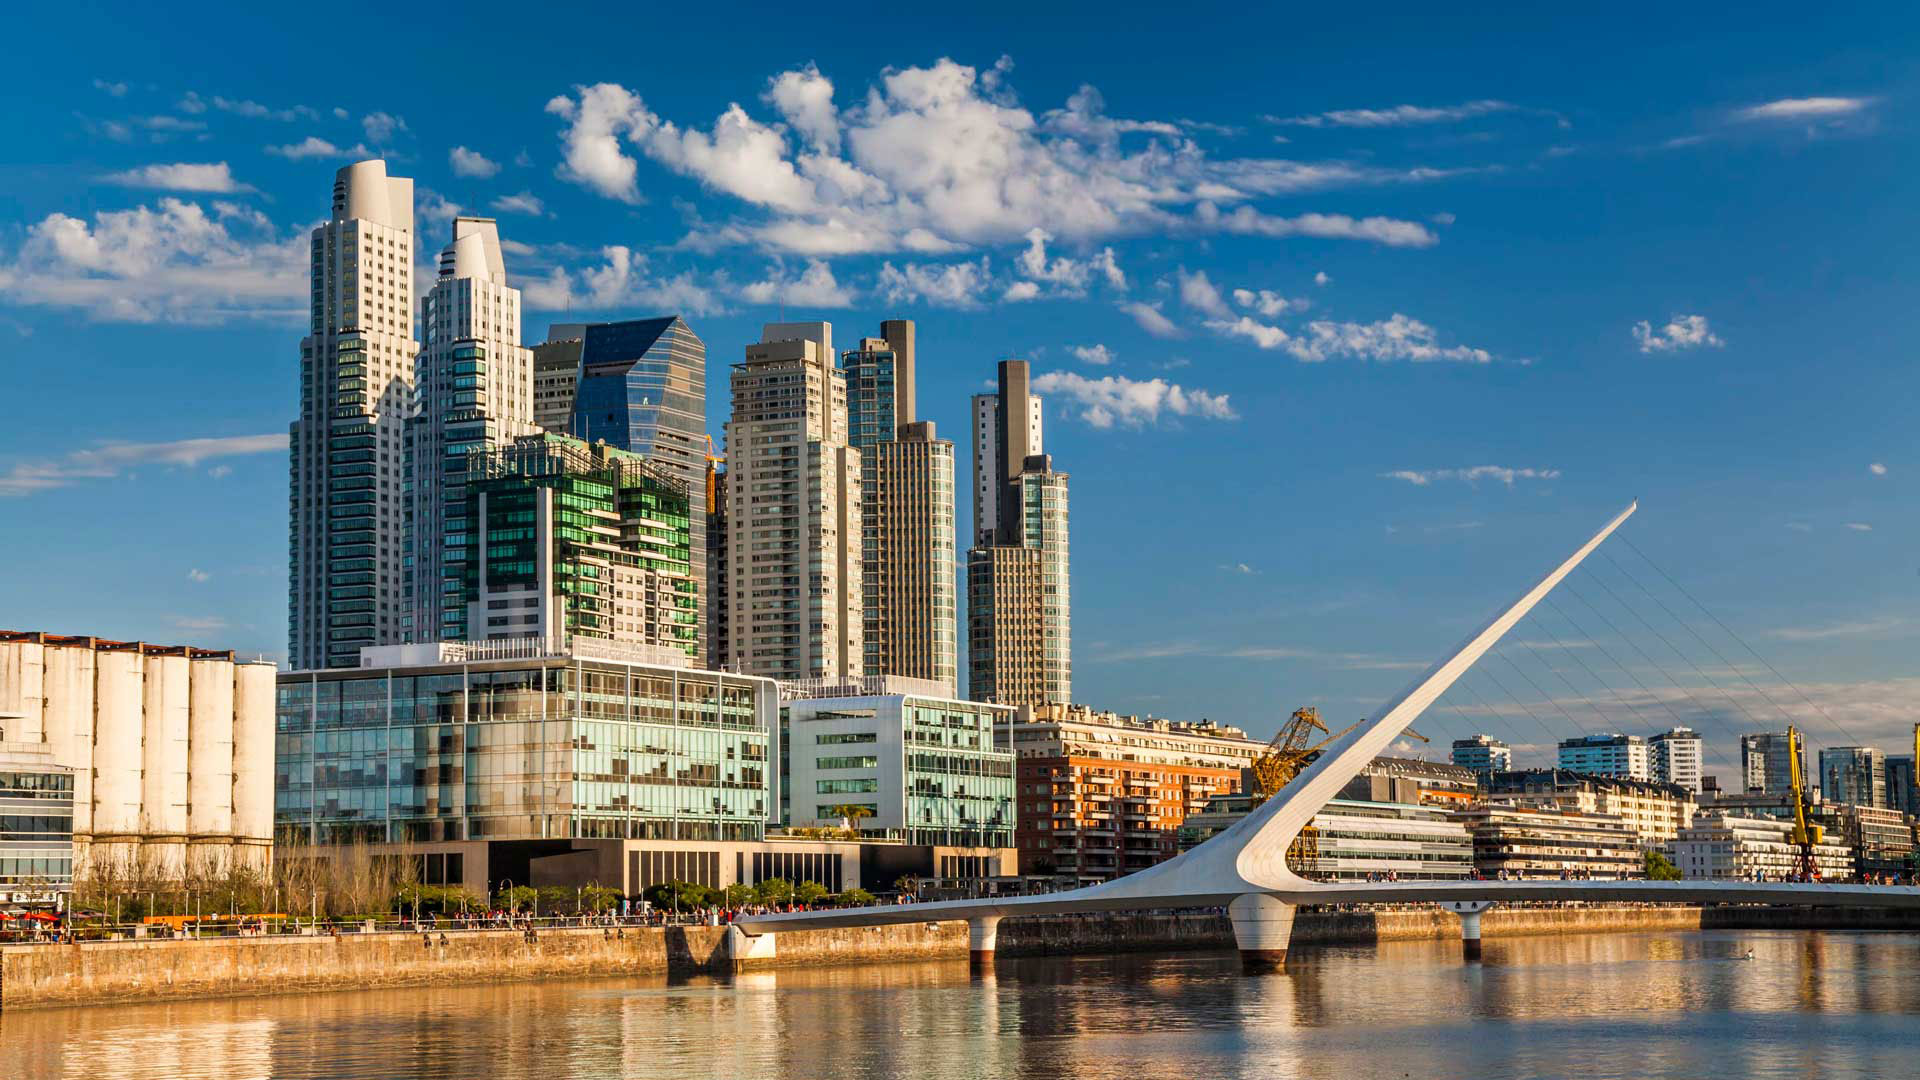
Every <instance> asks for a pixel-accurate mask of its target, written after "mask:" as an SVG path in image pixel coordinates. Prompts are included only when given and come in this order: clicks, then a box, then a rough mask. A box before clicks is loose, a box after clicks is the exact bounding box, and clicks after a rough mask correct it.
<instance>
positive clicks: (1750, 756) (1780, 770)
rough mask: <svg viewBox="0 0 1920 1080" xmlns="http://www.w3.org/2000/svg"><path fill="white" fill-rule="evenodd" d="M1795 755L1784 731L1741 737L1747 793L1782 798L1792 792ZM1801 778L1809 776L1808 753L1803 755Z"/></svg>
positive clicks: (1741, 761) (1741, 766) (1743, 772)
mask: <svg viewBox="0 0 1920 1080" xmlns="http://www.w3.org/2000/svg"><path fill="white" fill-rule="evenodd" d="M1790 753H1792V750H1791V748H1790V744H1789V742H1788V739H1787V733H1786V732H1784V731H1763V732H1756V733H1754V734H1751V735H1742V736H1740V772H1741V775H1742V778H1743V780H1744V783H1745V790H1747V791H1751V792H1756V793H1759V794H1763V795H1779V794H1783V793H1785V792H1788V791H1791V790H1793V772H1792V768H1793V763H1792V761H1791V760H1790V758H1789V757H1788V755H1789V754H1790ZM1800 775H1801V776H1807V775H1810V774H1809V773H1808V772H1807V761H1806V751H1805V750H1802V751H1801V755H1800Z"/></svg>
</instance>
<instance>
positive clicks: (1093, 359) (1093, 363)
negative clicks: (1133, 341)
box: [1067, 345, 1113, 367]
mask: <svg viewBox="0 0 1920 1080" xmlns="http://www.w3.org/2000/svg"><path fill="white" fill-rule="evenodd" d="M1067 351H1068V352H1070V353H1072V354H1073V358H1074V359H1076V360H1078V361H1080V362H1081V363H1083V364H1086V365H1087V366H1089V367H1106V366H1107V365H1108V364H1111V363H1113V350H1112V349H1109V348H1107V347H1106V346H1105V345H1070V346H1068V347H1067Z"/></svg>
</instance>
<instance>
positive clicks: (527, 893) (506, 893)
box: [493, 885, 540, 911]
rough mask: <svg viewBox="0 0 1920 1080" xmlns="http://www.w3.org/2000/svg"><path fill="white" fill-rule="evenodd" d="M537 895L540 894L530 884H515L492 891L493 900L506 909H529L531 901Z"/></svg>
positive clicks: (530, 908) (537, 896)
mask: <svg viewBox="0 0 1920 1080" xmlns="http://www.w3.org/2000/svg"><path fill="white" fill-rule="evenodd" d="M539 896H540V894H539V893H537V892H535V891H534V889H533V886H531V885H515V886H513V887H512V888H510V889H503V890H501V891H499V892H496V893H494V894H493V900H494V903H496V904H499V905H500V906H501V907H503V908H506V909H507V910H508V911H531V910H533V902H534V901H535V900H536V899H538V898H539Z"/></svg>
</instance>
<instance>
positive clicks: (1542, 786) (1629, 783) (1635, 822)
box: [1486, 769, 1698, 850]
mask: <svg viewBox="0 0 1920 1080" xmlns="http://www.w3.org/2000/svg"><path fill="white" fill-rule="evenodd" d="M1486 791H1487V795H1488V797H1489V798H1492V799H1513V798H1516V797H1517V798H1522V799H1524V800H1525V801H1528V802H1530V803H1534V804H1537V805H1553V806H1558V807H1560V808H1561V809H1565V810H1578V811H1581V812H1583V813H1589V814H1609V815H1612V816H1614V817H1617V818H1619V819H1620V820H1622V821H1625V822H1626V823H1627V824H1628V826H1629V827H1630V828H1632V830H1633V834H1634V837H1635V838H1636V839H1637V840H1638V841H1639V843H1640V846H1641V847H1643V848H1646V849H1649V850H1651V849H1654V848H1660V847H1664V846H1665V845H1667V844H1669V843H1671V842H1672V840H1673V838H1674V837H1675V836H1678V835H1679V833H1680V830H1681V829H1684V828H1686V826H1687V823H1688V822H1690V821H1692V820H1693V815H1694V812H1695V811H1696V810H1697V809H1698V807H1697V805H1696V803H1695V799H1694V794H1693V792H1691V791H1689V790H1688V789H1686V788H1684V787H1682V786H1680V785H1679V784H1669V783H1663V782H1661V781H1658V780H1630V779H1627V778H1625V777H1619V776H1596V775H1593V774H1591V773H1578V772H1571V771H1569V770H1566V769H1532V770H1527V771H1524V772H1499V773H1493V774H1490V775H1489V776H1488V777H1487V780H1486Z"/></svg>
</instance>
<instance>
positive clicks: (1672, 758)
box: [1647, 727, 1706, 793]
mask: <svg viewBox="0 0 1920 1080" xmlns="http://www.w3.org/2000/svg"><path fill="white" fill-rule="evenodd" d="M1705 745H1706V744H1705V743H1704V742H1703V741H1702V740H1701V738H1700V733H1699V732H1697V731H1695V730H1693V729H1692V728H1687V727H1676V728H1674V729H1672V730H1671V731H1663V732H1661V733H1660V734H1658V735H1655V736H1654V737H1653V738H1651V739H1649V740H1647V756H1648V759H1649V765H1650V767H1651V769H1652V772H1653V777H1652V778H1653V779H1655V780H1658V781H1660V782H1662V783H1666V784H1675V785H1677V786H1679V787H1683V788H1686V789H1687V790H1688V791H1691V792H1695V793H1698V792H1699V790H1700V773H1701V766H1702V764H1703V761H1704V758H1705V749H1704V748H1705Z"/></svg>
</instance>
